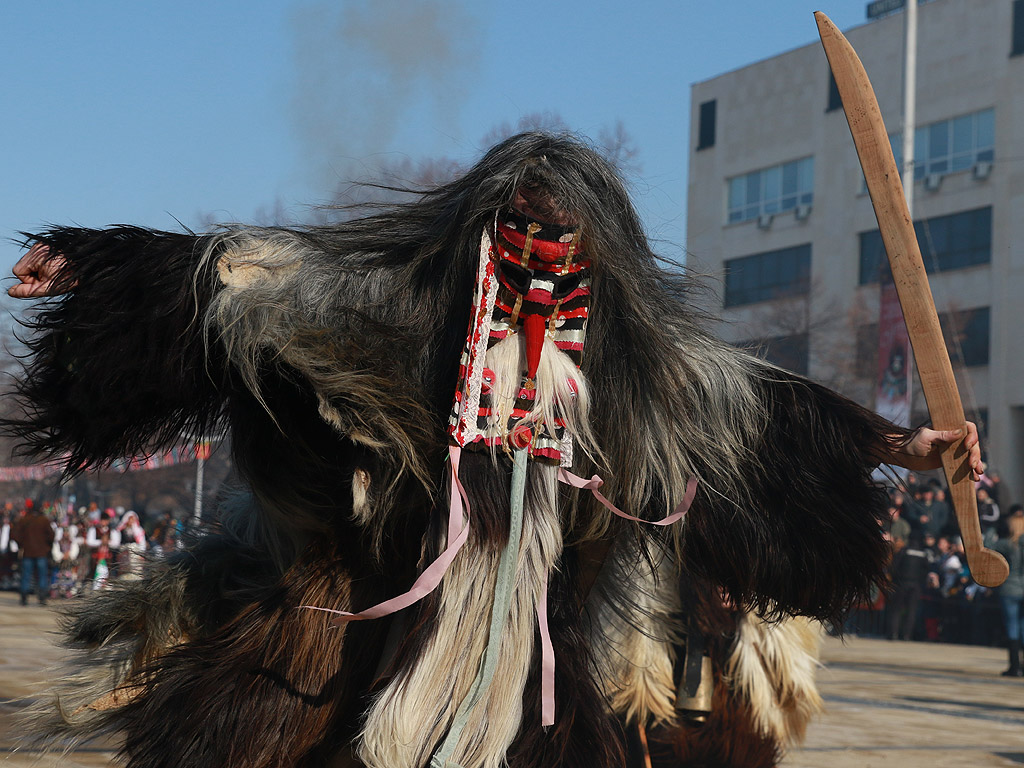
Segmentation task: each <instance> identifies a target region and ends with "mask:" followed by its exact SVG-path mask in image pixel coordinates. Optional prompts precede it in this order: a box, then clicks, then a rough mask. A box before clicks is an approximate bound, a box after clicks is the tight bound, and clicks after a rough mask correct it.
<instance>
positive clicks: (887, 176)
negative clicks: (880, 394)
mask: <svg viewBox="0 0 1024 768" xmlns="http://www.w3.org/2000/svg"><path fill="white" fill-rule="evenodd" d="M814 18H815V20H816V21H817V22H818V34H819V35H820V36H821V44H822V46H824V48H825V55H826V56H827V57H828V63H829V66H830V67H831V68H832V75H833V76H834V77H835V81H836V86H838V89H839V96H840V97H841V98H842V101H843V110H844V111H845V112H846V119H847V122H848V123H849V124H850V133H852V134H853V143H854V145H856V147H857V155H858V156H859V157H860V164H861V167H862V168H863V169H864V178H865V179H866V180H867V184H868V193H869V194H870V195H871V204H872V205H873V206H874V208H875V217H876V218H877V219H878V229H879V231H880V232H881V234H882V242H883V243H884V244H885V250H886V253H888V255H889V266H890V267H891V268H892V277H893V281H894V282H895V284H896V293H897V294H898V295H899V298H900V305H901V306H902V307H903V317H904V319H905V320H906V323H907V331H908V332H909V334H910V343H911V345H912V346H913V347H914V358H915V360H916V362H917V370H918V373H920V375H921V388H922V389H923V390H924V396H925V399H926V400H927V401H928V410H929V412H930V413H931V417H932V426H933V427H934V428H935V429H963V430H964V435H965V436H966V434H967V430H966V423H967V422H966V419H965V417H964V409H963V405H962V404H961V402H960V392H959V391H958V390H957V386H956V379H955V378H954V377H953V366H952V365H951V364H950V362H949V353H948V352H947V351H946V343H945V341H944V340H943V338H942V329H941V328H940V327H939V317H938V315H937V314H936V312H935V302H934V301H933V300H932V292H931V288H930V287H929V286H928V276H927V273H926V272H925V269H924V262H923V261H922V260H921V249H920V247H919V246H918V244H917V235H916V234H915V233H914V223H913V221H912V220H911V218H910V211H909V210H908V209H907V202H906V198H905V197H904V196H903V184H902V183H901V182H900V171H899V168H897V166H896V160H895V159H894V158H893V154H892V147H891V145H890V144H889V135H888V133H886V130H885V123H884V122H883V120H882V113H881V111H880V110H879V109H878V101H877V100H876V99H875V92H874V90H873V89H872V87H871V82H870V81H869V80H868V75H867V72H865V71H864V65H863V64H861V61H860V59H859V58H858V56H857V53H856V51H854V50H853V46H851V45H850V43H849V42H848V41H847V39H846V38H845V37H843V35H842V33H841V32H840V31H839V30H838V29H836V26H835V25H834V24H833V23H832V21H831V20H830V19H829V18H828V17H827V16H826V15H825V14H823V13H821V12H820V11H819V12H817V13H815V14H814ZM967 454H968V451H967V450H966V449H965V448H964V446H963V441H960V442H958V443H956V444H954V445H952V446H950V447H949V448H948V449H947V450H946V451H944V452H943V454H942V467H943V469H944V470H945V472H946V480H947V481H948V483H949V492H950V498H951V501H952V503H953V508H954V509H955V510H956V517H957V521H958V522H959V523H960V534H961V535H962V536H963V541H964V551H965V552H966V554H967V562H968V564H969V565H970V569H971V576H972V577H973V578H974V580H975V581H976V582H978V583H979V584H982V585H983V586H986V587H995V586H998V585H999V584H1002V583H1003V581H1004V580H1005V579H1006V576H1007V575H1008V574H1009V567H1008V566H1007V564H1006V560H1005V559H1003V557H1002V555H1000V554H998V553H996V552H993V551H992V550H990V549H985V547H984V545H983V544H982V537H981V525H980V522H979V520H978V502H977V497H976V496H975V493H974V482H973V481H972V480H971V471H970V467H968V466H967V463H966V459H967Z"/></svg>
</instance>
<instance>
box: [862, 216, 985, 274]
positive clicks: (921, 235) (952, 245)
mask: <svg viewBox="0 0 1024 768" xmlns="http://www.w3.org/2000/svg"><path fill="white" fill-rule="evenodd" d="M914 229H915V231H916V232H917V242H918V244H919V245H920V247H921V256H922V258H923V259H924V267H925V270H926V271H928V272H930V273H931V272H946V271H949V270H953V269H965V268H967V267H973V266H975V265H977V264H988V263H989V262H991V261H992V207H991V206H986V207H984V208H975V209H974V210H971V211H963V212H961V213H954V214H950V215H949V216H935V217H933V218H931V219H924V220H920V221H915V222H914ZM859 238H860V285H867V284H869V283H875V282H878V280H879V277H880V276H885V275H888V272H889V260H888V259H887V258H886V255H885V248H884V246H883V245H882V236H881V234H879V232H878V230H877V229H873V230H871V231H870V232H861V233H860V235H859Z"/></svg>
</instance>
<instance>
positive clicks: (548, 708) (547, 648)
mask: <svg viewBox="0 0 1024 768" xmlns="http://www.w3.org/2000/svg"><path fill="white" fill-rule="evenodd" d="M537 628H538V629H539V630H540V724H541V725H542V726H543V727H545V728H547V727H548V726H549V725H554V724H555V647H554V646H553V645H552V644H551V630H549V629H548V574H547V572H546V571H545V573H544V584H543V585H541V591H540V597H539V598H538V599H537Z"/></svg>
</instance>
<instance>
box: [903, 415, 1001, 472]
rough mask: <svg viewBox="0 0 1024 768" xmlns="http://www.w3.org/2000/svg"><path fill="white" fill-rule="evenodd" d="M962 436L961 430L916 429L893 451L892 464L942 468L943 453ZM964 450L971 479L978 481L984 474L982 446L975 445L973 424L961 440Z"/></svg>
mask: <svg viewBox="0 0 1024 768" xmlns="http://www.w3.org/2000/svg"><path fill="white" fill-rule="evenodd" d="M963 437H964V431H963V430H962V429H944V430H936V429H928V428H927V427H922V428H921V429H919V430H917V432H915V433H914V434H913V436H912V437H911V438H910V442H908V443H907V444H906V445H905V446H903V448H902V449H900V450H899V451H897V452H895V453H894V455H893V459H894V461H893V462H892V463H894V464H897V465H898V466H901V467H906V468H907V469H914V470H918V471H920V470H925V469H939V468H940V467H941V466H942V451H943V450H945V449H946V448H947V447H948V446H949V445H950V444H952V443H955V442H957V441H958V440H960V439H961V438H963ZM964 448H966V449H967V466H969V467H970V468H971V479H972V480H974V481H978V480H980V479H981V475H982V473H983V472H984V471H985V468H984V465H983V464H982V463H981V445H980V444H979V443H978V427H977V426H976V425H975V424H974V422H973V421H968V422H967V437H966V438H964Z"/></svg>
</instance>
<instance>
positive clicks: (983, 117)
mask: <svg viewBox="0 0 1024 768" xmlns="http://www.w3.org/2000/svg"><path fill="white" fill-rule="evenodd" d="M889 144H890V145H892V154H893V157H895V158H896V167H897V168H899V169H900V171H901V172H902V170H903V133H902V132H900V133H894V134H892V135H890V136H889ZM995 149H996V113H995V110H994V109H983V110H981V111H980V112H972V113H971V114H969V115H961V116H960V117H954V118H952V119H950V120H939V121H938V122H937V123H930V124H929V125H922V126H919V127H918V128H917V130H916V131H914V181H921V179H923V178H924V177H925V176H928V175H931V174H938V175H940V176H942V175H944V174H947V173H956V172H957V171H965V170H967V169H968V168H973V167H974V166H975V165H976V164H977V163H981V162H992V161H993V160H994V159H995V154H996V151H995ZM864 189H865V190H866V189H867V187H866V186H865V187H864Z"/></svg>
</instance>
